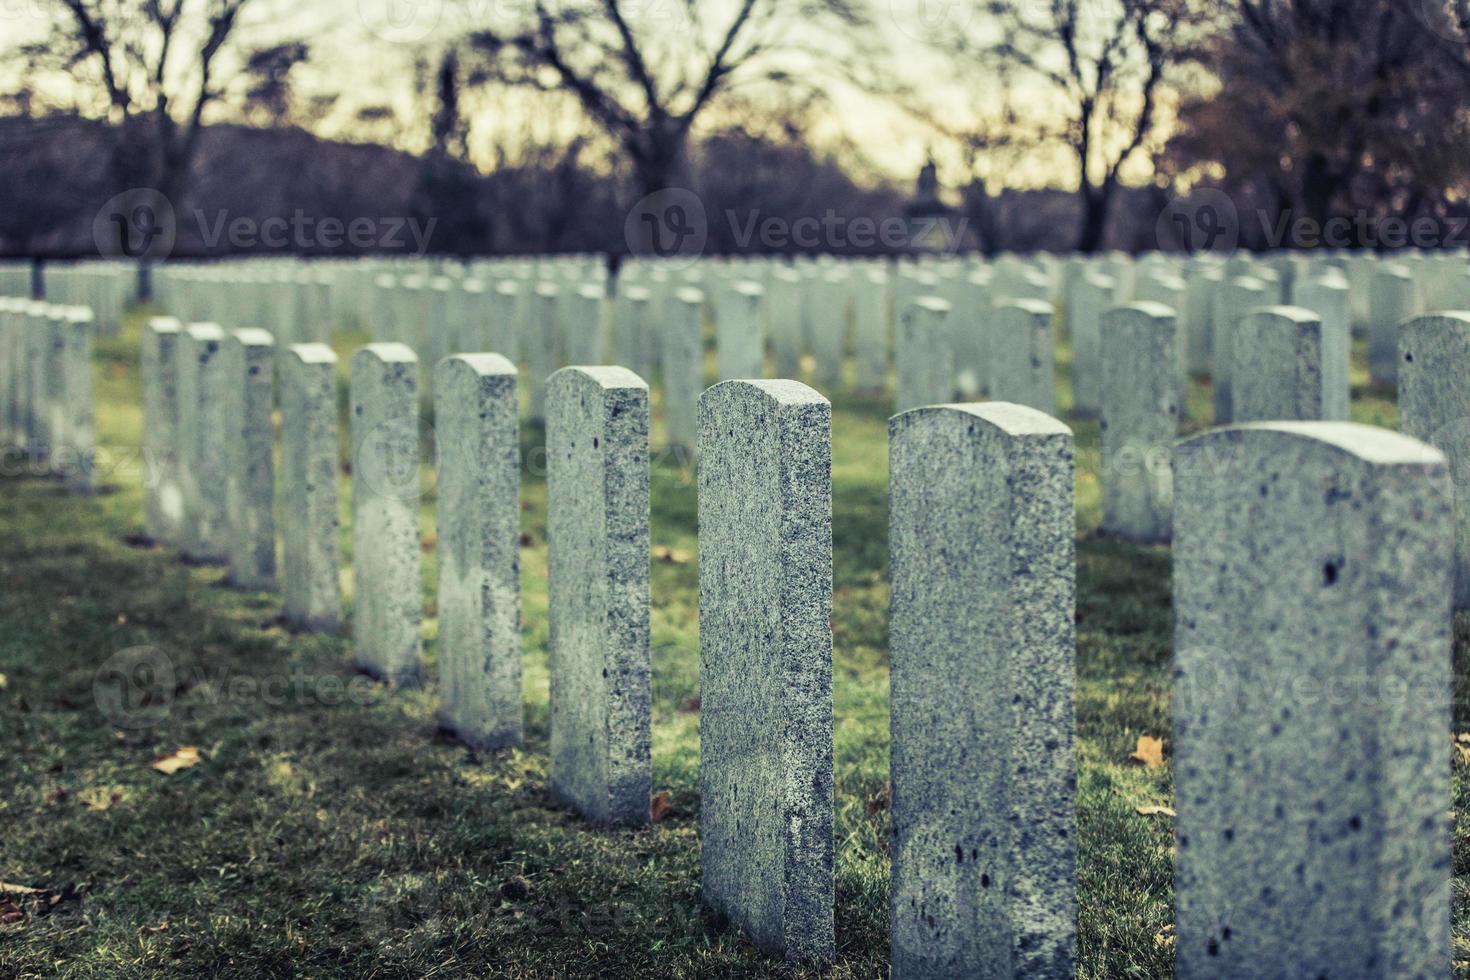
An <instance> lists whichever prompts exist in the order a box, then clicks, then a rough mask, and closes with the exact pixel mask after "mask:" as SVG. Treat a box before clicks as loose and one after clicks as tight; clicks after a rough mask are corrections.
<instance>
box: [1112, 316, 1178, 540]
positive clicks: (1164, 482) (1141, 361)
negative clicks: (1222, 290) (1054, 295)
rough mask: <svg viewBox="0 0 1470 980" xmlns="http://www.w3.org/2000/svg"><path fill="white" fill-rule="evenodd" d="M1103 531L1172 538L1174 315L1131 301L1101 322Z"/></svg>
mask: <svg viewBox="0 0 1470 980" xmlns="http://www.w3.org/2000/svg"><path fill="white" fill-rule="evenodd" d="M1102 359H1103V385H1102V489H1103V521H1102V527H1103V530H1104V531H1106V532H1107V533H1108V534H1112V535H1115V536H1117V537H1120V538H1124V539H1126V540H1129V541H1141V542H1162V541H1167V540H1168V539H1169V525H1170V515H1171V513H1172V512H1173V501H1174V480H1173V469H1172V459H1171V458H1172V454H1173V450H1174V440H1175V439H1176V438H1177V436H1178V432H1179V414H1180V412H1179V403H1180V401H1179V377H1178V373H1177V372H1178V365H1179V328H1178V318H1177V317H1176V316H1175V313H1174V311H1173V310H1172V309H1170V308H1169V307H1167V306H1164V305H1162V304H1159V303H1134V304H1132V305H1129V306H1123V307H1118V308H1117V309H1113V310H1109V311H1108V312H1107V313H1105V314H1103V320H1102Z"/></svg>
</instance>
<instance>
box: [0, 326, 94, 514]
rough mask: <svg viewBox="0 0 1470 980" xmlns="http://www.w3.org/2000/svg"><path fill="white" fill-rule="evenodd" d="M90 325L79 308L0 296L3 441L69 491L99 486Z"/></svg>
mask: <svg viewBox="0 0 1470 980" xmlns="http://www.w3.org/2000/svg"><path fill="white" fill-rule="evenodd" d="M94 332H95V321H94V319H93V316H92V311H91V310H90V309H88V308H87V307H84V306H61V305H57V304H54V303H46V302H41V301H39V300H28V299H18V298H15V297H0V440H3V444H4V453H5V455H6V456H7V457H11V456H12V455H16V456H18V455H19V454H20V453H24V454H25V459H26V461H27V465H28V466H29V467H31V471H32V472H35V473H37V474H45V475H52V476H58V477H60V478H61V479H62V481H63V482H64V484H65V486H66V487H67V489H68V490H70V491H73V492H76V493H87V492H90V491H91V490H93V489H94V487H95V484H96V468H97V458H96V452H97V447H96V442H97V435H96V432H97V420H96V410H95V399H94V394H93V378H92V338H93V334H94Z"/></svg>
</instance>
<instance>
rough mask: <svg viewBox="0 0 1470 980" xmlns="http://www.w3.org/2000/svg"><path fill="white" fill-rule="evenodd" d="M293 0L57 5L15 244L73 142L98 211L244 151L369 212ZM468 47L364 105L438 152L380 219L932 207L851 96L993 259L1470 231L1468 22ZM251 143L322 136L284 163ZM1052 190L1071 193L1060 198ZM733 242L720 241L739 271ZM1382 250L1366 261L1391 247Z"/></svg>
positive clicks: (968, 22)
mask: <svg viewBox="0 0 1470 980" xmlns="http://www.w3.org/2000/svg"><path fill="white" fill-rule="evenodd" d="M273 4H274V0H38V3H37V4H36V5H35V7H36V9H37V11H38V13H40V14H41V15H42V16H43V18H44V31H43V32H42V33H40V34H37V35H34V36H32V37H31V38H29V39H28V40H26V41H24V42H16V43H12V44H11V45H10V46H9V48H8V50H5V61H6V63H7V64H8V66H9V67H10V68H11V69H12V70H13V71H12V73H11V77H12V78H13V79H14V80H15V84H14V85H13V86H12V87H11V89H10V90H9V91H8V92H5V93H4V95H3V102H0V122H3V123H5V125H4V126H0V173H3V174H5V175H6V177H7V178H8V179H7V180H6V181H5V182H4V185H0V196H5V195H7V193H8V195H9V196H10V197H11V198H12V200H11V201H10V202H7V203H9V204H11V205H13V206H11V207H8V208H5V209H3V210H4V212H5V214H6V215H8V217H7V218H4V219H0V245H3V246H5V247H7V248H8V249H10V250H12V251H14V250H19V249H22V248H23V247H24V240H25V239H27V238H28V237H29V238H30V239H34V238H35V237H36V234H37V233H38V231H40V230H45V229H47V228H54V227H55V226H56V225H57V224H58V222H63V223H64V222H65V221H66V220H67V215H66V212H67V205H66V202H61V201H57V200H53V199H52V198H54V197H55V194H54V193H48V192H47V189H46V184H47V181H46V175H47V174H49V173H52V172H53V168H54V165H56V164H58V163H61V164H63V165H62V166H61V167H60V171H61V172H64V171H65V170H66V169H67V168H66V167H65V166H64V162H65V161H64V159H57V158H58V157H59V158H66V157H68V154H67V152H66V150H65V146H66V145H75V146H78V147H85V148H86V159H87V160H88V161H89V166H88V167H87V168H86V172H85V173H84V174H81V175H77V177H76V181H74V183H78V184H85V185H87V186H86V187H85V190H84V193H85V194H88V195H92V194H101V195H102V196H101V197H97V198H95V201H97V202H99V203H100V201H101V200H105V199H106V197H107V195H106V194H105V193H104V192H106V191H112V192H116V191H119V190H122V189H126V188H132V187H149V188H153V189H155V190H157V191H159V192H160V193H162V194H163V195H164V196H165V197H167V198H168V199H169V200H171V201H175V202H187V201H190V200H191V199H192V198H194V197H197V196H199V195H200V194H201V193H202V189H203V188H205V187H208V186H209V185H210V183H211V179H210V176H209V174H208V173H206V167H205V166H204V163H205V162H207V161H212V163H211V166H215V167H218V166H224V165H229V161H228V158H227V155H225V154H222V153H221V152H220V151H221V147H224V146H234V147H235V148H236V149H237V150H240V149H241V148H242V147H245V146H247V145H248V146H253V147H255V149H254V151H253V152H255V153H257V154H258V155H259V156H260V157H261V158H262V161H263V162H262V164H261V165H264V162H265V161H274V165H275V166H285V167H288V168H289V167H291V166H292V163H293V161H292V160H291V159H290V158H289V156H287V158H286V159H282V154H281V152H279V151H280V147H281V145H282V144H285V145H289V146H294V147H296V148H297V150H298V152H299V153H300V154H304V155H305V159H306V161H309V162H308V164H307V169H309V170H313V171H315V170H318V169H320V170H321V171H322V174H319V175H318V179H319V180H320V181H321V182H323V183H324V188H323V189H322V190H321V192H320V193H318V194H316V195H314V198H313V204H314V206H328V207H337V208H339V209H343V208H363V207H370V206H371V203H365V202H363V201H358V200H344V199H343V198H344V197H345V198H353V197H354V194H353V193H352V191H351V187H350V185H351V178H350V177H346V176H344V175H342V174H340V173H337V174H336V177H337V178H338V179H336V180H333V179H331V178H332V175H333V174H334V173H335V172H336V171H340V170H341V169H342V167H343V166H344V165H345V164H344V162H343V161H345V160H347V159H349V158H351V157H352V151H349V150H348V149H346V148H344V147H342V145H341V143H342V141H340V140H337V141H322V140H320V139H311V138H309V137H310V136H311V135H313V134H315V135H320V133H319V130H320V125H319V124H320V121H321V120H322V118H323V117H324V116H325V114H327V113H329V112H331V111H333V110H334V106H338V105H339V100H340V97H341V95H342V93H341V92H337V91H323V90H321V89H318V90H316V91H312V92H306V91H303V90H302V88H301V86H300V85H299V84H298V83H299V79H300V78H301V76H302V73H303V71H305V70H307V69H309V68H310V66H312V65H313V63H314V59H319V52H318V51H317V50H316V48H315V47H314V43H315V40H314V37H313V36H310V35H311V34H312V32H311V31H310V30H308V29H306V28H305V27H301V28H300V33H299V34H298V33H293V31H295V30H296V29H297V27H296V25H293V22H292V21H293V18H292V16H291V15H290V13H289V12H286V13H283V12H282V8H280V7H279V6H275V5H273ZM440 26H441V27H443V28H444V29H441V30H438V31H434V32H430V33H429V35H427V36H426V37H424V38H420V39H417V40H416V41H415V43H414V45H413V46H412V51H413V53H414V56H413V64H412V67H411V69H410V70H409V71H408V72H407V74H408V76H410V77H408V78H407V79H406V80H405V81H406V85H405V86H404V87H405V88H406V89H407V90H409V93H410V95H409V98H408V100H407V103H406V105H405V104H399V105H394V104H393V103H392V100H390V99H384V100H383V101H382V103H381V104H366V105H361V106H359V107H358V108H357V109H356V110H355V111H354V113H353V116H352V125H353V132H354V133H355V135H356V138H357V139H356V141H357V142H363V143H375V142H376V143H385V144H392V145H393V146H394V148H395V149H397V150H402V149H412V151H413V152H412V154H411V155H410V156H408V157H405V156H404V155H403V154H401V153H396V152H394V151H393V150H383V151H382V152H380V153H376V154H370V155H368V156H361V155H359V156H358V157H357V158H356V160H357V164H358V165H363V164H369V165H370V166H372V167H378V168H382V169H383V170H384V172H386V173H389V174H392V175H394V178H393V181H392V182H391V185H392V187H393V190H392V191H391V192H388V191H387V190H386V187H384V186H383V181H382V180H381V179H375V178H369V179H367V180H366V181H365V183H366V184H368V185H376V186H379V191H378V193H377V194H376V195H375V197H374V201H375V202H376V204H377V206H379V207H388V206H390V205H391V206H393V207H398V208H400V209H402V210H404V211H418V212H423V213H429V214H433V215H436V216H438V217H439V218H440V219H441V220H442V222H443V226H442V227H441V229H440V232H439V235H438V237H437V239H436V240H437V242H438V243H439V247H442V248H446V249H448V250H452V251H459V252H495V251H517V250H519V251H538V250H609V251H620V250H624V249H626V248H627V247H628V245H629V243H628V242H627V241H625V236H624V235H623V234H622V220H621V217H622V215H624V214H626V213H627V210H628V208H629V206H630V205H631V204H632V202H634V201H636V200H638V199H640V198H645V197H646V196H648V195H652V194H658V193H660V192H663V191H665V190H667V189H669V188H691V189H695V190H696V191H698V192H699V193H700V194H701V196H702V197H705V198H707V199H708V201H709V202H710V203H712V204H713V205H714V206H715V207H716V208H718V209H720V210H721V211H728V212H730V213H732V214H735V213H739V214H747V213H748V212H750V211H751V210H761V209H764V210H766V212H767V213H773V214H781V215H786V216H790V215H793V214H808V213H812V214H819V213H821V212H822V211H824V210H837V211H841V212H844V213H846V214H847V215H848V216H849V217H851V216H852V215H855V214H866V215H873V216H876V217H883V216H887V215H896V214H901V213H902V210H903V195H902V188H898V187H896V186H895V185H894V184H893V181H892V180H891V178H890V177H888V176H887V175H885V174H882V173H881V172H879V170H878V168H877V167H876V166H875V165H874V164H873V163H872V161H871V160H870V159H869V158H868V154H867V153H866V152H865V147H864V145H863V141H862V140H860V139H854V138H852V137H851V136H847V137H843V136H841V135H839V136H836V137H834V136H833V135H832V134H831V132H830V128H831V127H824V126H823V123H824V122H825V121H829V120H830V119H832V118H833V117H834V116H840V115H841V112H840V110H839V108H838V105H839V101H840V98H841V94H842V93H843V92H848V93H851V92H861V93H863V96H864V97H865V98H866V99H868V100H869V104H877V103H879V102H881V103H882V104H883V105H885V106H891V107H892V108H893V110H894V111H895V112H896V113H899V114H901V116H902V117H903V118H904V119H906V120H909V121H911V122H912V124H913V125H914V126H915V127H918V129H919V130H920V131H922V132H923V133H925V134H926V138H927V139H928V140H929V141H930V145H931V153H932V156H933V158H934V159H935V160H936V161H938V164H939V167H940V171H941V172H942V174H943V175H944V177H945V182H946V183H947V184H949V185H951V187H953V188H954V195H953V199H952V200H951V202H950V203H951V204H952V205H954V207H955V208H956V212H957V214H958V215H959V216H961V217H963V219H964V222H965V226H966V228H967V238H966V242H965V244H967V245H968V246H973V247H978V248H981V249H984V250H986V251H991V252H994V251H999V250H1003V249H1017V250H1024V249H1027V248H1053V249H1058V250H1077V251H1082V252H1092V251H1097V250H1099V249H1102V248H1106V247H1124V248H1131V247H1138V246H1139V245H1140V244H1144V243H1147V239H1148V234H1147V232H1146V230H1145V226H1146V225H1147V224H1148V221H1147V220H1145V219H1146V218H1151V217H1152V215H1155V214H1157V213H1158V211H1159V209H1161V208H1162V206H1163V204H1164V203H1166V202H1167V201H1168V200H1169V199H1170V198H1171V197H1175V196H1177V195H1181V194H1189V193H1191V192H1194V191H1197V190H1198V189H1200V188H1210V189H1216V190H1219V191H1222V192H1224V193H1225V194H1227V195H1228V196H1229V197H1230V198H1231V200H1233V201H1234V202H1236V205H1237V207H1238V208H1239V209H1244V210H1248V211H1250V212H1251V213H1252V214H1256V215H1259V216H1261V220H1260V221H1259V222H1256V223H1245V224H1246V226H1244V227H1242V229H1241V235H1242V237H1243V241H1244V242H1245V243H1246V244H1261V242H1258V241H1254V240H1253V239H1252V236H1253V235H1254V236H1257V237H1260V235H1261V231H1260V229H1264V228H1269V227H1271V226H1272V225H1273V224H1279V219H1281V218H1282V217H1283V216H1289V217H1290V218H1291V220H1298V219H1305V220H1309V221H1312V222H1316V223H1317V224H1318V225H1325V224H1326V223H1327V222H1329V221H1331V220H1332V219H1334V218H1345V219H1351V220H1352V227H1353V228H1358V229H1361V228H1362V227H1363V226H1364V220H1365V218H1366V220H1367V221H1368V222H1369V223H1371V222H1372V221H1374V220H1381V219H1383V218H1386V217H1389V216H1394V217H1399V218H1407V219H1415V218H1428V219H1434V220H1441V221H1442V220H1446V219H1448V218H1450V217H1452V216H1455V215H1458V214H1459V213H1461V212H1462V211H1463V210H1464V208H1465V203H1464V202H1465V198H1466V194H1465V190H1466V172H1465V171H1466V168H1467V167H1470V162H1467V161H1470V154H1467V153H1466V150H1467V149H1470V147H1467V145H1466V144H1467V142H1470V112H1467V108H1470V105H1467V103H1470V14H1467V0H1225V2H1223V3H1219V2H1208V0H952V2H949V3H947V4H943V5H939V6H936V5H934V4H921V5H919V6H918V7H916V8H915V10H914V11H910V12H904V11H903V10H902V9H901V8H900V5H899V4H897V3H895V4H888V3H876V4H868V3H866V2H864V0H719V2H710V0H555V2H553V0H527V2H525V3H518V4H514V5H495V6H492V7H490V8H487V9H474V10H471V11H469V13H468V14H466V15H465V16H463V17H459V18H457V19H456V20H455V21H454V23H452V24H447V25H440ZM341 87H342V88H343V89H344V90H346V89H352V88H354V86H353V85H351V84H349V83H341ZM547 119H570V120H572V122H571V124H570V125H569V126H563V127H561V128H560V129H558V128H557V127H556V126H554V125H549V124H546V122H545V120H547ZM242 127H249V128H253V129H258V130H268V131H271V132H276V133H293V132H294V133H299V134H301V135H295V136H285V137H280V138H278V139H273V140H271V141H269V142H268V143H261V142H259V141H258V140H252V138H250V137H248V136H247V135H244V134H242V133H240V132H233V130H238V129H240V128H242ZM216 130H218V131H219V132H217V133H215V134H214V135H210V134H211V131H216ZM225 130H231V132H225ZM486 132H490V133H492V134H493V138H491V139H489V140H488V141H487V140H486V139H484V138H481V137H482V135H483V134H484V133H486ZM63 134H64V135H63ZM819 134H820V135H819ZM58 143H60V144H62V145H61V146H60V147H58V146H57V145H56V144H58ZM266 145H270V146H271V147H273V149H272V150H271V151H269V152H266V151H264V149H263V147H264V146H266ZM487 146H488V149H487V148H486V147H487ZM75 155H76V154H71V155H70V156H73V157H74V156H75ZM249 162H250V161H249V159H247V160H246V164H247V165H248V164H249ZM302 162H303V161H302V160H300V159H298V160H295V161H294V163H295V164H297V165H298V166H299V165H300V164H301V163H302ZM233 166H235V167H236V168H237V169H238V168H239V167H240V166H241V164H240V163H239V161H234V163H233ZM350 170H351V168H350V167H349V171H350ZM356 173H357V174H359V175H360V174H361V173H362V171H356ZM1038 173H1044V174H1046V175H1049V178H1050V181H1049V182H1050V183H1052V184H1053V185H1061V186H1064V187H1066V188H1067V190H1068V193H1069V194H1070V200H1058V197H1057V194H1056V193H1055V192H1054V191H1053V192H1038V191H1036V190H1035V184H1036V181H1037V177H1036V175H1037V174H1038ZM742 175H743V176H742ZM271 176H282V177H283V178H285V177H289V176H291V175H281V174H276V175H271ZM262 179H264V178H262ZM63 183H64V182H63ZM216 183H217V182H216ZM247 183H248V181H247ZM326 185H330V187H327V186H326ZM742 185H743V186H742ZM72 189H73V190H82V188H80V187H73V188H72ZM226 196H228V194H227V193H226ZM334 197H335V198H337V200H331V199H332V198H334ZM320 198H326V199H327V200H325V201H321V200H318V199H320ZM1022 201H1025V202H1027V203H1026V204H1025V205H1020V204H1018V202H1022ZM240 206H241V207H249V206H250V205H249V204H248V202H247V203H242V204H241V205H240ZM1139 209H1142V213H1143V214H1144V217H1140V214H1139V213H1138V212H1139ZM345 213H357V212H355V211H347V212H345ZM1028 214H1035V215H1039V216H1041V217H1042V218H1043V219H1044V222H1045V230H1044V233H1038V232H1037V229H1036V228H1035V223H1034V222H1028V221H1027V220H1026V217H1027V215H1028ZM715 225H718V223H715ZM1257 225H1259V228H1258V227H1257ZM712 227H713V226H712ZM715 232H716V241H715V242H714V243H713V246H714V247H715V248H719V249H726V248H728V249H730V250H735V249H736V247H737V245H736V243H732V242H727V241H723V240H721V239H719V234H720V233H721V229H720V228H718V227H716V228H715ZM1155 237H1157V236H1155ZM1365 237H1366V236H1365V234H1364V233H1362V232H1361V231H1353V232H1350V233H1349V242H1348V243H1349V244H1352V245H1372V244H1374V243H1373V242H1371V241H1367V240H1365ZM55 240H56V241H64V240H65V238H64V236H61V237H56V239H55ZM634 244H636V243H634ZM33 247H34V246H33Z"/></svg>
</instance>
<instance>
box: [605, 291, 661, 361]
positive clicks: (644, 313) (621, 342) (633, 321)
mask: <svg viewBox="0 0 1470 980" xmlns="http://www.w3.org/2000/svg"><path fill="white" fill-rule="evenodd" d="M613 309H614V334H615V340H616V345H617V346H616V350H617V363H618V364H622V365H625V366H626V367H628V369H629V370H631V371H633V372H634V373H635V374H637V375H639V376H640V377H647V376H649V375H651V374H652V373H653V363H654V359H653V355H654V349H653V324H652V323H651V322H650V321H649V317H650V316H651V315H652V293H651V292H650V291H649V290H648V287H646V286H633V285H626V286H620V287H619V288H618V296H617V301H616V303H615V304H614V307H613Z"/></svg>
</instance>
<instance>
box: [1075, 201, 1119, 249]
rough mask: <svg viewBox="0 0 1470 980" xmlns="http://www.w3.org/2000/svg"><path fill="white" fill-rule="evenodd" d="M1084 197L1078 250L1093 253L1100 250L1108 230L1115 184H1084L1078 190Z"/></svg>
mask: <svg viewBox="0 0 1470 980" xmlns="http://www.w3.org/2000/svg"><path fill="white" fill-rule="evenodd" d="M1078 196H1079V197H1080V198H1081V199H1082V233H1081V234H1080V235H1078V237H1077V251H1079V252H1081V253H1082V254H1084V255H1091V254H1092V253H1094V252H1097V251H1100V250H1101V249H1102V246H1103V236H1104V235H1105V234H1106V233H1107V230H1108V206H1109V205H1110V204H1111V203H1112V197H1113V186H1112V185H1110V184H1104V185H1103V186H1101V187H1088V186H1087V185H1086V184H1084V185H1083V186H1082V188H1081V189H1080V191H1079V192H1078Z"/></svg>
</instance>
